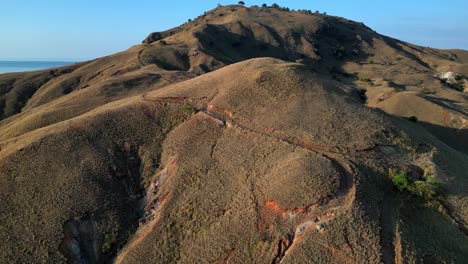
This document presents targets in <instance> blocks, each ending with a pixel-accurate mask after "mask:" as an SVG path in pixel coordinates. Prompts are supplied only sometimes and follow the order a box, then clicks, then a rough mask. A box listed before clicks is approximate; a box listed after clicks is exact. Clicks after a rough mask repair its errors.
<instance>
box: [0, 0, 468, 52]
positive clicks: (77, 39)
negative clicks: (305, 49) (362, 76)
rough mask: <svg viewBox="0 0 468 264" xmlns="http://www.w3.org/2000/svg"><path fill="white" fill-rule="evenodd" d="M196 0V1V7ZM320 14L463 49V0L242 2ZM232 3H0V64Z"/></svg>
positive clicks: (137, 32)
mask: <svg viewBox="0 0 468 264" xmlns="http://www.w3.org/2000/svg"><path fill="white" fill-rule="evenodd" d="M195 2H199V3H195ZM244 2H246V5H248V6H250V5H254V4H256V5H261V4H262V3H267V4H268V5H271V4H272V3H278V4H279V5H281V6H288V7H289V8H292V9H311V10H314V11H315V10H320V11H321V12H323V11H326V12H327V13H328V14H331V15H337V16H342V17H345V18H348V19H352V20H356V21H360V22H364V23H365V24H366V25H367V26H369V27H371V28H373V29H374V30H376V31H377V32H379V33H381V34H384V35H388V36H392V37H394V38H398V39H401V40H404V41H408V42H411V43H415V44H418V45H422V46H431V47H436V48H460V49H465V50H468V1H466V0H446V1H436V0H426V1H421V0H405V1H403V0H393V1H384V0H381V1H376V0H354V1H352V0H334V1H331V0H316V1H311V0H309V1H305V0H297V1H270V2H269V1H265V0H263V1H248V0H246V1H244ZM218 3H220V4H223V5H225V4H232V3H237V1H222V0H216V1H211V0H203V1H186V0H184V1H157V0H152V1H150V0H133V1H130V0H125V1H123V0H122V1H118V0H114V1H109V0H77V1H69V0H41V1H34V0H1V4H0V60H72V61H78V60H87V59H92V58H96V57H101V56H104V55H108V54H112V53H115V52H118V51H122V50H125V49H127V48H129V47H130V46H132V45H135V44H139V43H140V42H141V40H143V39H144V38H145V37H146V36H147V35H148V34H149V33H150V32H153V31H161V30H165V29H169V28H171V27H174V26H177V25H179V24H181V23H183V22H185V21H187V19H189V18H194V17H197V16H198V15H200V14H201V13H203V12H204V11H208V10H210V9H212V8H214V7H216V5H217V4H218Z"/></svg>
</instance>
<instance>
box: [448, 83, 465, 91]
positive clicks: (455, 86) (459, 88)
mask: <svg viewBox="0 0 468 264" xmlns="http://www.w3.org/2000/svg"><path fill="white" fill-rule="evenodd" d="M449 87H450V88H452V89H454V90H457V91H459V92H463V91H464V90H465V86H464V85H463V84H461V83H450V84H449Z"/></svg>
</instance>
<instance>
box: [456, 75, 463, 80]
mask: <svg viewBox="0 0 468 264" xmlns="http://www.w3.org/2000/svg"><path fill="white" fill-rule="evenodd" d="M462 79H463V76H461V75H460V74H457V75H455V80H456V81H461V80H462Z"/></svg>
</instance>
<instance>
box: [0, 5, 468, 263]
mask: <svg viewBox="0 0 468 264" xmlns="http://www.w3.org/2000/svg"><path fill="white" fill-rule="evenodd" d="M466 76H468V52H467V51H463V50H438V49H433V48H428V47H420V46H416V45H412V44H409V43H405V42H403V41H399V40H396V39H393V38H390V37H387V36H383V35H380V34H378V33H377V32H375V31H373V30H372V29H370V28H368V27H367V26H365V25H364V24H362V23H358V22H354V21H350V20H346V19H344V18H340V17H334V16H329V15H325V14H317V13H311V12H308V11H288V10H285V9H281V8H272V7H250V8H247V7H244V6H241V5H230V6H219V7H217V8H215V9H213V10H211V11H209V12H206V13H205V14H203V15H201V16H200V17H198V18H195V19H193V20H190V21H188V22H187V23H185V24H183V25H181V26H179V27H177V28H173V29H169V30H167V31H164V32H154V33H151V34H149V35H148V37H147V38H146V39H144V40H143V41H142V43H141V44H138V45H135V46H133V47H131V48H129V49H128V50H126V51H123V52H120V53H117V54H114V55H111V56H107V57H103V58H99V59H95V60H93V61H87V62H81V63H77V64H74V65H70V66H65V67H61V68H54V69H48V70H42V71H36V72H26V73H14V74H2V75H0V186H1V187H0V188H1V189H0V190H1V192H0V193H1V194H0V205H1V206H0V208H1V209H0V213H1V222H2V224H1V225H0V239H1V240H2V241H4V242H2V243H1V244H0V262H8V261H11V260H13V261H14V262H23V263H34V262H54V263H56V262H68V263H82V262H85V263H107V262H111V261H115V262H116V263H148V262H149V263H172V262H180V263H213V262H215V263H231V262H235V263H251V262H256V263H257V262H258V263H280V262H281V263H283V262H284V263H288V262H289V263H309V262H318V263H362V262H370V263H382V262H383V263H407V262H408V263H421V262H424V263H441V262H445V263H450V262H456V263H459V262H460V261H462V260H463V259H467V258H468V256H467V252H468V248H467V245H468V231H467V230H468V209H467V208H468V197H467V193H466V190H468V189H467V186H468V175H467V171H468V156H467V155H468V132H467V131H468V129H467V118H468V109H467V102H468V101H467V100H468V98H467V97H468V95H467V93H466V92H467V90H466V89H465V88H466V87H467V86H468V84H466V80H465V78H466ZM401 174H405V175H406V176H407V177H409V178H408V181H409V182H410V183H413V182H414V184H415V186H416V185H418V184H419V185H420V186H427V185H429V184H431V182H436V183H440V184H441V188H440V190H438V191H437V195H436V194H434V195H433V194H430V195H429V194H427V195H426V193H423V191H421V189H416V187H414V188H413V187H411V186H410V187H411V188H410V187H408V186H406V187H405V188H406V191H405V190H404V189H405V188H400V189H401V190H402V191H399V190H398V188H396V187H395V184H394V183H395V182H396V181H395V179H396V178H398V177H402V176H401ZM434 179H435V180H434ZM415 190H418V191H419V192H420V193H419V194H418V191H415Z"/></svg>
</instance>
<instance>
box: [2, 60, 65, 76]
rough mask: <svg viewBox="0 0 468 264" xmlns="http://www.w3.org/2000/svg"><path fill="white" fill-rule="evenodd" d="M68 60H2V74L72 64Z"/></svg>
mask: <svg viewBox="0 0 468 264" xmlns="http://www.w3.org/2000/svg"><path fill="white" fill-rule="evenodd" d="M72 63H74V62H67V61H0V74H2V73H7V72H24V71H37V70H42V69H48V68H55V67H60V66H65V65H69V64H72Z"/></svg>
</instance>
